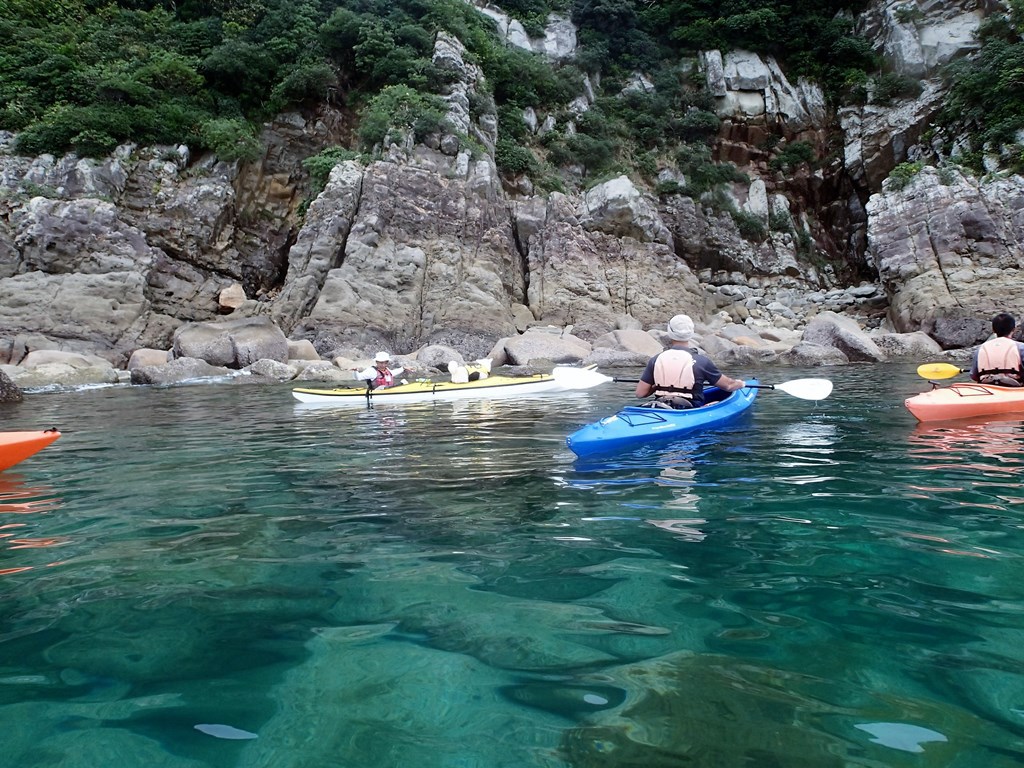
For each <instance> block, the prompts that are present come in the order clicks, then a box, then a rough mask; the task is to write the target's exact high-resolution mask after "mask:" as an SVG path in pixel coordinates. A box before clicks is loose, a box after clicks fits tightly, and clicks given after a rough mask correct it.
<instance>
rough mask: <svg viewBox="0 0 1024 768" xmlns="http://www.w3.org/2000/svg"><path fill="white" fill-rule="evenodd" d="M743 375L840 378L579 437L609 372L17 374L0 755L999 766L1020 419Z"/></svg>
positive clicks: (856, 384)
mask: <svg viewBox="0 0 1024 768" xmlns="http://www.w3.org/2000/svg"><path fill="white" fill-rule="evenodd" d="M736 373H737V375H749V373H751V372H736ZM761 374H762V375H761V378H762V379H763V380H765V381H779V380H781V379H783V378H795V377H797V376H803V375H817V376H820V375H826V376H829V377H831V378H832V379H833V380H834V381H835V383H836V390H835V392H834V394H833V395H832V397H831V398H829V399H828V400H827V401H825V402H823V403H820V404H817V405H815V404H813V403H808V402H805V401H801V400H796V399H794V398H791V397H789V396H787V395H785V394H782V393H778V392H775V393H771V392H768V393H763V394H762V395H761V396H760V397H759V398H758V401H757V402H756V404H755V406H754V409H753V411H752V413H751V414H750V415H749V417H748V418H746V419H745V420H744V421H742V422H741V423H739V424H737V425H736V426H735V427H734V428H733V429H731V430H729V431H726V432H723V433H718V434H715V435H705V436H701V437H697V438H694V439H693V440H692V441H691V442H689V443H687V444H676V445H670V446H664V445H663V446H660V447H659V449H658V450H641V451H638V452H633V453H629V454H624V455H621V456H619V457H617V458H616V459H615V460H614V461H606V462H604V463H590V464H577V463H575V462H574V457H573V455H572V454H571V453H570V452H569V451H568V450H567V449H566V448H565V447H564V438H565V435H566V434H568V433H569V432H570V431H572V430H573V429H574V428H576V427H578V426H580V425H582V424H584V423H586V422H589V421H593V420H595V419H597V418H599V417H601V416H604V415H606V414H608V413H610V412H612V411H613V410H615V408H616V407H617V406H618V405H619V404H620V403H621V402H624V401H627V400H628V399H629V398H630V396H631V391H630V389H631V388H630V387H628V386H625V385H614V384H610V385H605V386H604V387H602V388H601V389H599V390H594V391H592V392H590V393H587V394H581V395H574V396H569V397H563V398H560V399H557V400H556V399H551V400H546V399H539V398H535V399H529V400H524V401H522V402H520V403H518V404H515V405H514V406H513V405H511V404H509V403H501V402H499V403H491V404H486V403H480V404H440V405H428V406H415V407H413V406H406V407H402V406H390V407H379V408H378V409H376V410H372V411H367V410H364V409H345V408H326V409H325V408H315V407H314V408H310V407H306V406H301V405H298V404H296V403H294V401H293V400H292V399H291V397H290V394H289V389H288V388H287V387H277V386H274V387H252V386H230V385H208V386H193V387H183V388H176V389H164V390H159V389H147V388H134V389H131V388H126V389H106V390H93V391H85V392H77V393H68V394H49V395H34V396H31V397H30V399H29V400H28V401H27V402H26V403H25V404H23V405H22V406H20V407H18V408H15V409H8V410H6V411H5V412H4V416H5V425H4V429H38V428H45V427H48V426H57V427H59V428H61V429H62V430H63V431H64V433H65V434H64V436H63V437H62V438H61V439H60V440H59V441H58V442H57V443H55V444H53V445H52V446H50V447H49V448H47V449H45V450H44V451H43V452H42V453H40V454H38V455H37V456H36V457H34V458H32V459H30V460H29V461H27V462H25V463H23V464H22V465H19V466H18V467H15V468H14V469H12V470H9V471H7V472H5V473H3V474H2V475H0V723H2V724H3V726H4V729H3V732H4V736H3V747H2V749H0V765H2V766H4V767H5V768H6V766H12V767H14V766H18V767H19V768H27V767H29V766H62V767H65V768H79V767H82V768H84V767H86V766H88V767H90V768H94V767H95V766H175V767H178V766H180V767H182V768H186V767H188V768H191V767H194V766H246V767H248V766H267V767H268V768H269V767H271V766H272V767H273V768H293V767H294V768H298V767H299V766H302V767H303V768H307V767H308V768H320V767H322V766H339V767H340V766H344V767H345V768H363V767H364V766H366V767H369V766H374V767H390V766H396V767H397V766H416V767H417V768H433V767H435V766H436V767H438V768H440V767H441V766H444V767H445V768H471V767H472V768H504V767H508V768H512V767H513V766H515V767H517V768H520V767H527V766H551V767H568V766H572V767H574V768H575V767H579V768H584V767H591V766H593V767H598V766H600V767H605V766H607V767H611V766H616V767H617V768H618V767H621V766H637V767H639V766H656V767H657V766H684V765H685V766H708V767H714V768H718V767H720V766H729V767H731V766H757V767H768V768H770V767H772V766H780V767H781V766H785V767H787V768H788V767H790V766H825V767H830V766H837V767H838V766H844V767H846V766H915V767H919V766H943V767H944V768H946V767H954V768H966V767H968V766H970V767H971V768H990V767H992V766H1012V765H1020V764H1022V763H1024V664H1022V656H1024V632H1022V629H1024V493H1022V491H1021V483H1022V482H1024V476H1022V473H1021V468H1022V467H1021V465H1022V460H1024V452H1022V449H1024V422H1022V421H1021V420H1009V421H1007V420H1004V421H993V422H973V423H969V424H961V425H957V426H945V427H940V428H928V429H925V428H922V427H920V426H918V425H916V424H915V422H914V420H913V419H912V417H911V416H910V415H909V413H908V412H906V410H905V409H904V408H903V405H902V400H903V398H904V397H906V396H908V395H910V394H912V393H914V392H916V391H919V390H921V389H923V388H924V386H925V385H924V382H922V381H921V380H920V379H917V378H916V377H915V376H914V373H913V368H912V367H911V366H905V367H904V366H864V367H847V368H837V369H822V370H816V371H792V370H786V371H780V370H778V369H771V370H766V371H763V372H761ZM196 726H202V727H201V728H197V727H196ZM229 729H237V730H229ZM226 736H236V737H242V736H244V737H246V738H226Z"/></svg>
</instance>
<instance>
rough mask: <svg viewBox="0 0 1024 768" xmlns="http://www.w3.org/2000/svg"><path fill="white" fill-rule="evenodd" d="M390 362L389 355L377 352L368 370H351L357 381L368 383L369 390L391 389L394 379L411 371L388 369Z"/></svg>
mask: <svg viewBox="0 0 1024 768" xmlns="http://www.w3.org/2000/svg"><path fill="white" fill-rule="evenodd" d="M390 362H391V355H389V354H388V353H387V352H378V353H377V356H376V357H374V358H373V365H371V366H370V367H369V368H364V369H363V370H359V369H358V368H353V369H352V370H353V371H355V372H356V378H357V379H364V380H365V381H367V382H368V384H369V387H370V389H381V388H383V387H391V386H394V384H395V377H396V376H401V375H402V374H403V373H405V372H406V370H410V371H411V370H412V369H411V368H409V369H406V368H390V367H388V364H389V363H390Z"/></svg>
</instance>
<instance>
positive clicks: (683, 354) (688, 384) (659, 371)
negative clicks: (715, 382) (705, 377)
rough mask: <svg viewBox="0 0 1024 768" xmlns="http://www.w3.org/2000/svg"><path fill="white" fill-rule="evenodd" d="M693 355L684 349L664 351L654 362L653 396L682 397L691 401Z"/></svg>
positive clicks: (692, 390) (693, 388)
mask: <svg viewBox="0 0 1024 768" xmlns="http://www.w3.org/2000/svg"><path fill="white" fill-rule="evenodd" d="M694 362H695V361H694V359H693V355H692V354H690V353H689V352H687V351H686V350H685V349H666V350H665V351H664V352H662V353H661V354H660V355H658V359H657V360H655V361H654V394H655V396H657V397H673V396H676V397H678V396H680V395H681V396H683V397H685V398H686V399H687V400H692V399H693V393H694V390H695V386H694V384H695V383H696V382H695V380H694V377H693V364H694Z"/></svg>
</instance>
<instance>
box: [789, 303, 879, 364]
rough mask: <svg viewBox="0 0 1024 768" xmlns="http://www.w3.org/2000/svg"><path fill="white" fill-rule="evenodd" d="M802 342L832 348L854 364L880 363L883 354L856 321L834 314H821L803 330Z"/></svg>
mask: <svg viewBox="0 0 1024 768" xmlns="http://www.w3.org/2000/svg"><path fill="white" fill-rule="evenodd" d="M803 340H804V342H806V343H808V344H820V345H821V346H823V347H833V348H834V349H837V350H839V351H840V352H842V353H843V355H844V356H845V357H846V359H847V360H850V361H854V362H880V361H882V360H885V359H886V358H885V353H884V352H883V351H882V350H881V349H879V348H878V345H877V344H875V342H874V341H872V339H871V337H870V336H868V335H867V334H866V333H864V331H862V330H861V328H860V326H859V325H857V323H856V321H854V320H853V319H851V318H849V317H844V316H842V315H837V314H836V313H835V312H822V313H820V314H818V315H816V316H815V317H814V319H813V320H811V322H810V323H808V324H807V328H806V329H804V336H803Z"/></svg>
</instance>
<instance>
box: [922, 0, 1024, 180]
mask: <svg viewBox="0 0 1024 768" xmlns="http://www.w3.org/2000/svg"><path fill="white" fill-rule="evenodd" d="M1010 6H1011V9H1012V13H1011V15H1010V16H1004V15H1001V14H997V15H995V16H993V17H991V18H989V19H988V20H987V21H986V22H985V23H984V24H983V25H982V27H981V29H980V30H979V38H980V40H981V43H982V46H981V50H980V51H979V52H978V54H977V55H976V56H973V57H971V58H969V59H965V60H963V61H960V62H957V63H956V64H954V65H953V66H952V67H951V68H950V72H949V75H950V77H949V80H950V82H949V86H950V90H949V97H948V98H947V100H946V105H945V109H944V110H943V114H942V120H943V122H944V124H945V125H946V126H947V127H948V128H950V129H951V130H950V133H951V134H954V135H955V134H957V133H961V132H962V133H966V134H967V135H969V136H970V137H971V138H972V140H973V141H972V144H973V147H972V151H971V152H969V153H967V155H966V156H965V157H963V160H964V161H965V162H966V164H967V165H969V166H972V167H974V168H975V169H976V170H982V168H983V162H982V158H983V154H984V152H985V151H989V152H998V151H1000V150H1001V149H1002V148H1004V147H1013V148H1015V150H1014V152H1013V154H1012V155H1011V156H1010V157H1008V158H1007V160H1008V164H1009V165H1010V167H1011V168H1012V169H1013V170H1015V171H1017V172H1018V173H1020V172H1024V139H1022V137H1021V136H1022V132H1024V41H1022V40H1021V34H1020V25H1021V23H1024V0H1016V1H1015V2H1012V3H1011V4H1010Z"/></svg>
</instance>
